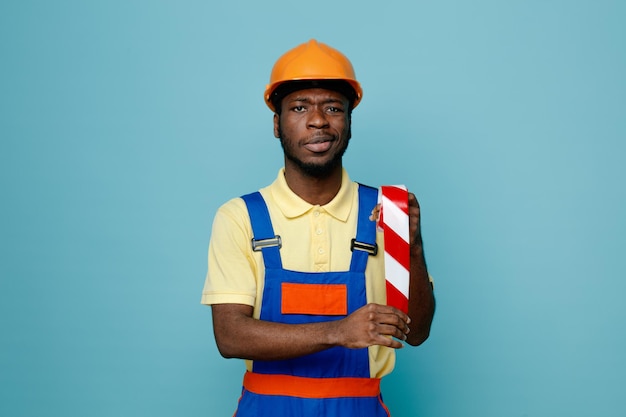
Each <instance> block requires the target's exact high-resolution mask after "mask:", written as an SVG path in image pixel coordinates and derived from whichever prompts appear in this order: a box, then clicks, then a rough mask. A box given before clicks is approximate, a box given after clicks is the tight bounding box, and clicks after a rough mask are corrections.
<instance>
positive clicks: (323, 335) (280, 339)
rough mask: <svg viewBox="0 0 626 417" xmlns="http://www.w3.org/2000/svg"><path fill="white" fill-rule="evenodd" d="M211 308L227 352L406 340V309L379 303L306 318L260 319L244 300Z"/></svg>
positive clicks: (295, 352) (252, 355)
mask: <svg viewBox="0 0 626 417" xmlns="http://www.w3.org/2000/svg"><path fill="white" fill-rule="evenodd" d="M212 312H213V331H214V333H215V341H216V342H217V347H218V349H219V351H220V353H221V354H222V356H224V357H225V358H241V359H251V360H280V359H290V358H295V357H299V356H304V355H308V354H311V353H315V352H319V351H321V350H324V349H328V348H331V347H333V346H343V347H347V348H364V347H368V346H372V345H381V346H388V347H391V348H395V349H398V348H401V347H402V346H403V345H402V343H401V342H400V341H398V340H396V339H400V340H406V334H407V333H408V331H409V327H408V323H407V321H408V316H407V315H406V314H404V313H403V312H401V311H400V310H398V309H396V308H394V307H390V306H385V305H380V304H368V305H366V306H363V307H361V308H360V309H358V310H356V311H355V312H354V313H352V314H350V315H349V316H347V317H345V318H343V319H341V320H336V321H328V322H321V323H308V324H284V323H274V322H268V321H263V320H258V319H255V318H253V317H252V313H253V308H252V307H251V306H248V305H244V304H214V305H213V306H212ZM390 336H393V337H390ZM394 338H395V339H394Z"/></svg>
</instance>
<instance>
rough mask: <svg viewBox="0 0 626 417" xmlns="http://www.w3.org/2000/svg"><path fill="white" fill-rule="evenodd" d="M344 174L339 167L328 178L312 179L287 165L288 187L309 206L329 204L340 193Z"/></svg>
mask: <svg viewBox="0 0 626 417" xmlns="http://www.w3.org/2000/svg"><path fill="white" fill-rule="evenodd" d="M342 177H343V172H342V168H341V166H338V167H337V168H336V169H334V170H333V172H331V173H330V175H328V176H324V177H312V176H309V175H306V174H304V173H302V172H301V171H299V170H297V169H295V168H293V167H290V166H289V165H288V164H287V165H285V180H286V181H287V185H288V186H289V188H290V189H291V191H293V192H294V193H296V194H297V195H298V196H299V197H300V198H302V199H303V200H304V201H306V202H307V203H309V204H313V205H320V206H323V205H325V204H328V203H329V202H330V201H331V200H332V199H333V198H335V196H336V195H337V193H338V192H339V189H340V188H341V179H342Z"/></svg>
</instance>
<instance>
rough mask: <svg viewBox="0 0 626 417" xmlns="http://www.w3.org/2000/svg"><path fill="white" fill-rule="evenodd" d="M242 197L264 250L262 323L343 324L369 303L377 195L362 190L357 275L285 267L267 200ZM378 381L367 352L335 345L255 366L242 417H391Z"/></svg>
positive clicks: (239, 413) (243, 398) (247, 382)
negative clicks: (367, 270) (372, 217)
mask: <svg viewBox="0 0 626 417" xmlns="http://www.w3.org/2000/svg"><path fill="white" fill-rule="evenodd" d="M242 198H243V199H244V201H245V202H246V205H247V208H248V212H249V214H250V220H251V223H252V231H253V234H254V239H253V242H255V243H256V244H257V249H255V250H261V251H262V254H263V261H264V263H265V287H264V290H263V300H262V303H261V314H260V319H261V320H266V321H272V322H281V323H290V324H300V323H311V322H320V321H329V320H338V319H341V318H343V317H346V316H347V315H348V314H350V313H352V312H353V311H355V310H357V309H358V308H360V307H362V306H364V305H365V304H366V303H367V297H366V293H365V267H366V265H367V258H368V256H369V253H368V252H367V251H364V250H357V249H359V248H361V249H362V248H364V247H365V248H375V245H376V225H375V222H373V221H370V220H369V215H370V213H371V210H372V208H373V207H374V206H375V205H376V202H377V191H376V190H375V189H373V188H370V187H365V186H362V185H359V214H358V223H357V233H356V237H355V239H353V241H352V247H353V248H356V249H353V251H352V259H351V263H350V270H349V271H342V272H323V273H314V272H298V271H291V270H286V269H283V267H282V261H281V258H280V252H279V249H280V243H279V238H278V237H277V236H275V233H274V230H273V227H272V223H271V220H270V216H269V212H268V210H267V206H266V204H265V201H264V200H263V197H262V196H261V194H260V193H258V192H256V193H252V194H248V195H245V196H243V197H242ZM355 242H356V243H355ZM348 244H349V242H346V245H348ZM253 247H255V244H253ZM259 248H260V249H259ZM303 296H304V297H306V299H302V297H303ZM296 297H298V298H297V299H296ZM379 383H380V380H379V379H372V378H370V370H369V357H368V350H367V348H364V349H347V348H343V347H333V348H330V349H327V350H324V351H321V352H317V353H314V354H311V355H306V356H303V357H299V358H295V359H288V360H279V361H254V362H253V364H252V372H247V373H246V375H245V377H244V388H243V393H242V396H241V398H240V400H239V406H238V410H237V412H236V413H235V416H236V417H252V416H254V417H258V416H275V417H295V416H297V417H309V416H310V417H327V416H328V417H339V416H342V417H345V416H359V417H388V416H389V412H388V411H387V408H386V407H385V406H384V404H383V403H382V398H381V396H380V388H379Z"/></svg>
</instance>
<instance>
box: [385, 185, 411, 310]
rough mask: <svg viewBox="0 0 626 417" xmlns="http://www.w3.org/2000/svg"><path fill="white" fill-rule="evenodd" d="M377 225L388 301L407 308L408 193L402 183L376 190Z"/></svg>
mask: <svg viewBox="0 0 626 417" xmlns="http://www.w3.org/2000/svg"><path fill="white" fill-rule="evenodd" d="M378 204H379V207H380V212H379V214H378V227H379V229H381V230H382V231H383V236H384V243H385V280H386V286H387V305H390V306H393V307H396V308H398V309H400V310H402V311H404V312H405V313H407V312H408V310H409V267H410V255H409V254H410V250H409V193H408V191H407V188H406V187H405V186H404V185H383V186H382V187H380V188H379V190H378Z"/></svg>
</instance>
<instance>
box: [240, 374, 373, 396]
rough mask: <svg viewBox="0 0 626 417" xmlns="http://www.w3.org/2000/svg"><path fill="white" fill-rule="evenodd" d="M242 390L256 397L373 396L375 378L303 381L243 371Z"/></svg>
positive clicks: (289, 377) (295, 378) (303, 378)
mask: <svg viewBox="0 0 626 417" xmlns="http://www.w3.org/2000/svg"><path fill="white" fill-rule="evenodd" d="M243 387H244V388H245V389H246V390H248V391H250V392H253V393H255V394H262V395H284V396H288V397H300V398H339V397H376V396H378V395H379V394H380V379H378V378H306V377H301V376H291V375H272V374H258V373H254V372H246V374H245V375H244V377H243Z"/></svg>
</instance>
